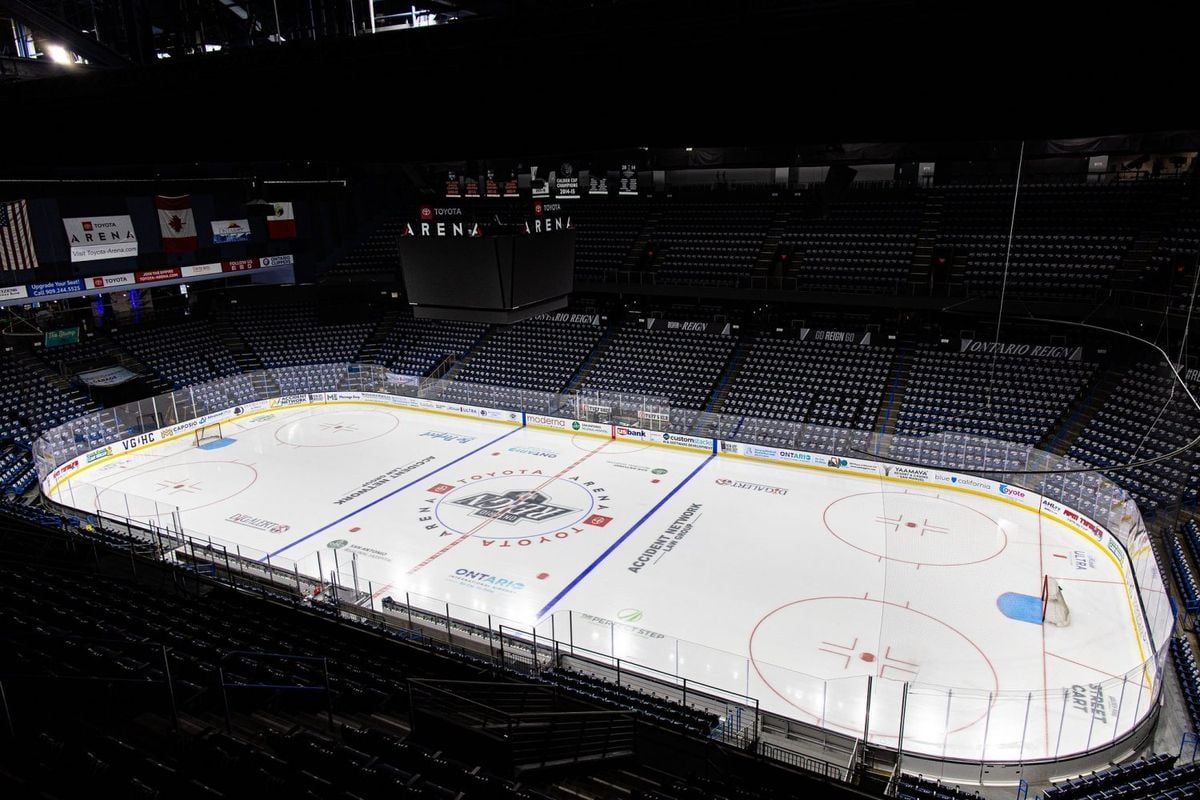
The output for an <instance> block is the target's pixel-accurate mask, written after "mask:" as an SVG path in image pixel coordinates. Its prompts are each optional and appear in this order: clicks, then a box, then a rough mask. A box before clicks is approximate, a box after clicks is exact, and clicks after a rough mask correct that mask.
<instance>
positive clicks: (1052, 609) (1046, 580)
mask: <svg viewBox="0 0 1200 800" xmlns="http://www.w3.org/2000/svg"><path fill="white" fill-rule="evenodd" d="M1042 624H1043V625H1045V624H1050V625H1054V626H1057V627H1059V628H1063V627H1066V626H1067V625H1070V624H1071V609H1070V607H1068V606H1067V601H1066V598H1064V597H1063V592H1062V586H1060V585H1059V583H1058V581H1057V580H1055V579H1054V578H1051V577H1050V576H1049V575H1046V576H1044V577H1043V578H1042Z"/></svg>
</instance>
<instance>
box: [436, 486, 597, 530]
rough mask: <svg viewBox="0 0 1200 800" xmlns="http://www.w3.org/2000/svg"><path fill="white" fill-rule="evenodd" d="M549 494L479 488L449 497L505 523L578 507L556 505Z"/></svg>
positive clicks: (543, 518) (548, 517)
mask: <svg viewBox="0 0 1200 800" xmlns="http://www.w3.org/2000/svg"><path fill="white" fill-rule="evenodd" d="M549 501H550V498H549V496H547V495H545V494H543V493H541V492H537V491H527V492H523V491H519V490H517V491H511V492H505V493H504V494H496V493H495V492H480V493H479V494H473V495H471V496H470V497H464V498H462V499H461V500H451V501H450V502H451V504H452V505H456V506H465V507H466V508H472V509H475V511H474V513H473V514H472V516H475V517H485V518H487V519H494V520H496V521H497V522H503V523H506V524H508V525H516V524H517V523H519V522H525V521H529V522H545V521H547V520H552V519H557V518H558V517H561V516H564V515H566V514H572V513H577V512H578V511H579V509H577V508H568V507H566V506H557V505H554V504H552V503H550V502H549Z"/></svg>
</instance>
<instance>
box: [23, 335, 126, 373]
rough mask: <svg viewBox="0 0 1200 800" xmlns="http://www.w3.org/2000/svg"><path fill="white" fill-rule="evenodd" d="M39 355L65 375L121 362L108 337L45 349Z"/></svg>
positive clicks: (88, 338)
mask: <svg viewBox="0 0 1200 800" xmlns="http://www.w3.org/2000/svg"><path fill="white" fill-rule="evenodd" d="M38 353H39V355H41V357H42V358H43V359H44V360H45V361H46V363H48V364H50V365H51V366H52V367H54V368H55V369H56V370H57V371H59V372H61V373H63V374H64V375H70V374H73V373H74V372H78V371H82V370H84V369H92V368H95V367H103V366H108V365H109V364H116V363H118V361H119V360H120V354H119V353H118V352H117V350H116V348H115V347H114V345H113V344H112V342H111V341H110V340H109V338H108V337H107V336H94V335H93V336H87V337H85V338H83V339H80V341H79V342H78V343H77V344H64V345H59V346H58V347H43V348H41V349H40V350H39V351H38Z"/></svg>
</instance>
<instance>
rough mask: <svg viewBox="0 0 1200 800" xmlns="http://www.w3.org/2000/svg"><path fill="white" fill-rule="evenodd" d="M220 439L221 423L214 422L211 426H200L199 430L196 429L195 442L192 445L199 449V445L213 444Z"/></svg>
mask: <svg viewBox="0 0 1200 800" xmlns="http://www.w3.org/2000/svg"><path fill="white" fill-rule="evenodd" d="M220 438H221V423H219V422H214V423H212V424H211V425H201V426H200V427H199V428H197V429H196V440H195V442H194V444H195V446H196V447H199V446H200V445H202V444H204V443H205V442H215V441H216V440H218V439H220Z"/></svg>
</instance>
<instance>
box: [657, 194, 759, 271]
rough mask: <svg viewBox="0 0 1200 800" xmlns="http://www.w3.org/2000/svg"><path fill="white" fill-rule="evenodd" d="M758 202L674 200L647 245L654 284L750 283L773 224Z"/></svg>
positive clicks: (663, 214) (666, 209)
mask: <svg viewBox="0 0 1200 800" xmlns="http://www.w3.org/2000/svg"><path fill="white" fill-rule="evenodd" d="M772 217H773V206H772V204H770V203H767V202H764V201H761V200H749V201H747V200H741V201H736V200H728V201H715V200H678V201H676V202H674V203H671V204H670V205H669V206H667V207H666V208H665V209H664V211H663V213H662V218H661V220H660V221H659V223H658V225H657V227H656V228H655V230H654V233H653V235H652V237H651V241H650V249H651V250H653V251H654V254H655V255H654V259H653V265H654V267H653V268H654V270H655V276H656V277H655V282H656V283H663V284H677V285H685V286H727V287H732V286H741V285H748V282H749V276H750V270H751V267H753V265H754V261H755V259H756V258H757V257H758V255H759V253H760V252H761V250H762V245H763V240H764V239H765V238H766V233H767V230H768V229H769V228H770V226H771V221H772Z"/></svg>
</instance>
